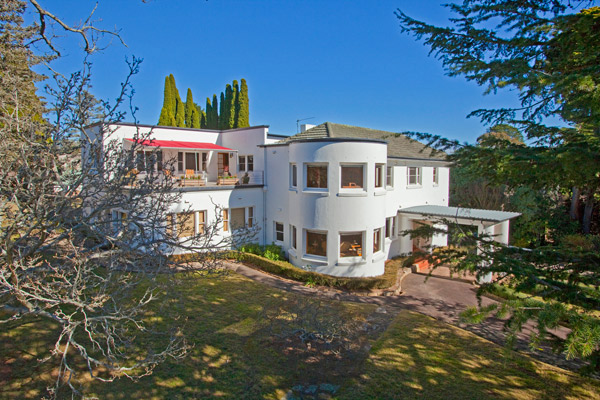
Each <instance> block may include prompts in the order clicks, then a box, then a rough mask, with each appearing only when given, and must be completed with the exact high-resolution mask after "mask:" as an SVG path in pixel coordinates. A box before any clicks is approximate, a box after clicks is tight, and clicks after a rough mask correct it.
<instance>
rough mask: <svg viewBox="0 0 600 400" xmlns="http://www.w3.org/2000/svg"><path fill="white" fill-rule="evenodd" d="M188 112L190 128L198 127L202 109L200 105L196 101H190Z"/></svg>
mask: <svg viewBox="0 0 600 400" xmlns="http://www.w3.org/2000/svg"><path fill="white" fill-rule="evenodd" d="M190 114H191V117H190V120H191V123H190V128H194V129H200V121H201V119H202V109H201V108H200V106H199V105H198V104H196V103H192V108H191V111H190Z"/></svg>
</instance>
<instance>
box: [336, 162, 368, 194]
mask: <svg viewBox="0 0 600 400" xmlns="http://www.w3.org/2000/svg"><path fill="white" fill-rule="evenodd" d="M341 175H342V188H344V189H355V188H362V187H363V176H364V174H363V166H362V165H342V174H341Z"/></svg>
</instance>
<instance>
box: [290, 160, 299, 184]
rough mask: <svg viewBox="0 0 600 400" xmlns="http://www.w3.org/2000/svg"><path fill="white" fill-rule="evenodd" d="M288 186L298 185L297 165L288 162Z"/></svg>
mask: <svg viewBox="0 0 600 400" xmlns="http://www.w3.org/2000/svg"><path fill="white" fill-rule="evenodd" d="M290 187H293V188H295V187H298V166H297V165H296V164H293V163H292V164H290Z"/></svg>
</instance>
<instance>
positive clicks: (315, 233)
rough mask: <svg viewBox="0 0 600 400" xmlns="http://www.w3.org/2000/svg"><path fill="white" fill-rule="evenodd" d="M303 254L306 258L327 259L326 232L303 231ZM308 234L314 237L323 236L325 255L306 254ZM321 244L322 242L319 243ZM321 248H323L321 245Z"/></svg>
mask: <svg viewBox="0 0 600 400" xmlns="http://www.w3.org/2000/svg"><path fill="white" fill-rule="evenodd" d="M304 232H305V233H304V238H305V240H304V254H305V255H306V256H308V257H318V258H322V259H327V231H318V230H313V229H305V230H304ZM309 234H314V235H322V236H325V254H314V253H309V252H308V245H309V242H308V235H309ZM321 243H322V242H321ZM321 247H323V246H322V245H321Z"/></svg>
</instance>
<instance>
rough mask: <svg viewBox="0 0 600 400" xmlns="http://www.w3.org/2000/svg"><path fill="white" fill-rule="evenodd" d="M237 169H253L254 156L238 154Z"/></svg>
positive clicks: (243, 170) (241, 170)
mask: <svg viewBox="0 0 600 400" xmlns="http://www.w3.org/2000/svg"><path fill="white" fill-rule="evenodd" d="M238 169H239V170H240V172H246V171H248V172H250V171H254V156H239V165H238Z"/></svg>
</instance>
